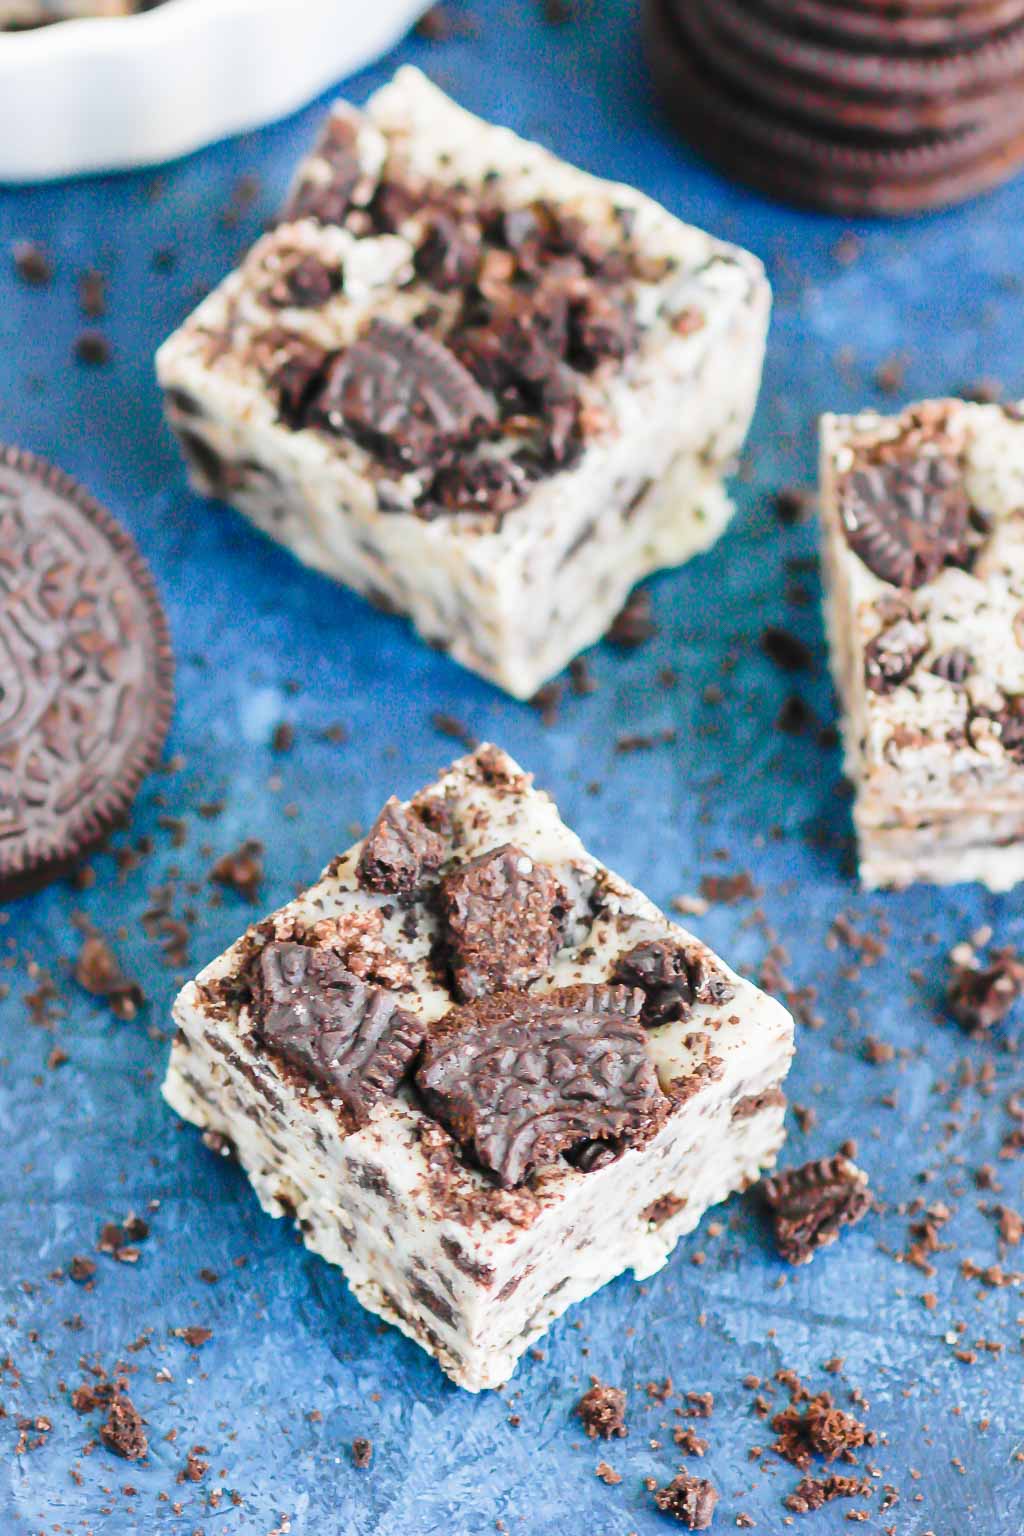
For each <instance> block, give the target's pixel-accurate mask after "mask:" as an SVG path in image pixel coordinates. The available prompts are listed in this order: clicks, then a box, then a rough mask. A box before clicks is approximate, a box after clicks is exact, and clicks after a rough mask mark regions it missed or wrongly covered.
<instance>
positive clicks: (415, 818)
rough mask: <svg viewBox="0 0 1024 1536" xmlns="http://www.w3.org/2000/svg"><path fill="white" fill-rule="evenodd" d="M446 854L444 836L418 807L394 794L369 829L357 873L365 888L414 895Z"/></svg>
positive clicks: (390, 893) (397, 894) (394, 893)
mask: <svg viewBox="0 0 1024 1536" xmlns="http://www.w3.org/2000/svg"><path fill="white" fill-rule="evenodd" d="M444 855H445V841H444V838H443V837H441V836H440V835H439V833H437V832H435V831H433V830H432V828H430V827H429V826H428V825H427V823H426V822H425V821H424V820H423V817H422V816H421V815H420V814H418V812H417V810H416V807H415V806H404V805H403V804H402V803H401V801H400V800H396V799H395V797H394V795H392V797H391V799H390V800H389V801H388V802H387V804H386V805H385V806H384V809H383V810H382V811H381V813H380V815H379V816H378V817H377V820H376V821H375V822H374V824H373V826H372V827H371V828H370V831H369V833H368V834H367V837H366V841H365V842H364V843H363V851H362V853H361V854H360V855H359V867H358V870H357V876H358V880H359V884H360V885H361V886H362V887H363V890H364V891H384V892H387V893H388V894H389V895H393V896H411V895H413V894H415V892H416V891H418V890H419V888H420V886H421V885H422V884H423V881H424V879H425V878H426V877H427V876H428V875H432V874H435V873H436V871H437V870H438V869H439V868H440V865H441V863H442V860H443V859H444Z"/></svg>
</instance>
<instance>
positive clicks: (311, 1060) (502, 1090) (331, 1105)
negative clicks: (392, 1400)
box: [164, 746, 793, 1391]
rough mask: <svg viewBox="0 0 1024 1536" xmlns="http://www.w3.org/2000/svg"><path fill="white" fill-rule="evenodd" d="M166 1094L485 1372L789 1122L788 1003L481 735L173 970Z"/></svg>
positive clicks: (328, 1255) (327, 1252)
mask: <svg viewBox="0 0 1024 1536" xmlns="http://www.w3.org/2000/svg"><path fill="white" fill-rule="evenodd" d="M174 1015H175V1020H176V1022H177V1034H176V1038H175V1042H174V1045H173V1048H172V1053H171V1061H170V1068H169V1071H168V1074H167V1079H166V1082H165V1084H164V1095H165V1097H166V1098H167V1100H168V1102H169V1103H170V1104H171V1105H172V1106H173V1108H174V1109H176V1110H177V1111H178V1112H179V1114H181V1115H183V1116H184V1117H185V1118H186V1119H187V1120H190V1121H193V1122H194V1123H195V1124H196V1125H198V1126H201V1127H202V1128H203V1130H204V1131H205V1132H206V1139H207V1141H208V1143H209V1144H210V1145H212V1146H214V1147H215V1148H218V1149H221V1150H224V1151H233V1152H234V1154H235V1155H236V1156H237V1158H238V1159H239V1161H240V1162H241V1164H242V1166H243V1168H244V1169H245V1171H246V1173H247V1174H248V1176H249V1179H250V1182H251V1183H252V1185H253V1188H254V1189H255V1191H256V1194H257V1196H258V1198H259V1200H260V1203H261V1204H262V1205H263V1207H264V1209H265V1210H266V1211H268V1212H269V1213H271V1214H273V1215H278V1216H280V1215H282V1214H285V1213H287V1214H288V1215H289V1216H291V1217H292V1218H294V1220H295V1221H296V1223H297V1225H298V1229H299V1231H300V1232H301V1234H302V1237H303V1239H304V1241H305V1242H306V1244H307V1245H308V1246H309V1247H310V1248H312V1249H313V1250H315V1251H316V1252H317V1253H319V1254H322V1255H323V1257H324V1258H325V1259H327V1260H329V1261H330V1262H331V1263H332V1264H337V1265H338V1266H339V1267H340V1268H341V1269H342V1270H343V1272H344V1274H345V1276H346V1278H347V1280H348V1282H349V1285H350V1286H351V1288H352V1291H353V1293H354V1294H355V1296H356V1297H357V1298H358V1299H359V1301H361V1302H362V1304H363V1305H364V1306H365V1307H368V1308H369V1309H370V1310H371V1311H372V1312H375V1313H379V1314H380V1316H381V1317H384V1318H386V1319H388V1321H389V1322H392V1323H394V1324H395V1325H396V1326H397V1327H399V1328H400V1329H401V1330H402V1331H403V1332H404V1333H406V1334H407V1335H408V1336H409V1337H410V1338H411V1339H414V1340H416V1342H417V1343H419V1344H421V1345H422V1346H423V1348H424V1349H426V1350H427V1351H428V1352H429V1353H430V1354H432V1355H434V1356H435V1357H436V1359H437V1360H438V1362H439V1363H440V1364H441V1366H442V1367H443V1369H444V1370H445V1371H446V1372H447V1373H448V1374H449V1376H451V1377H452V1379H453V1380H454V1381H456V1382H458V1383H459V1384H460V1385H461V1386H463V1387H466V1388H468V1389H469V1390H471V1391H478V1390H480V1389H482V1388H485V1387H495V1386H498V1385H500V1384H501V1383H502V1382H504V1381H506V1380H507V1379H508V1377H509V1376H510V1375H511V1373H512V1371H513V1370H514V1368H515V1365H516V1362H517V1360H518V1359H519V1357H520V1355H521V1354H522V1353H523V1351H524V1350H525V1349H526V1348H527V1347H528V1346H529V1345H530V1344H531V1343H532V1342H533V1341H534V1340H535V1339H537V1338H538V1337H539V1336H540V1335H541V1334H542V1333H544V1331H545V1329H546V1328H547V1327H548V1326H549V1325H550V1323H551V1322H552V1321H553V1320H554V1319H555V1318H557V1317H558V1316H559V1315H560V1314H561V1313H562V1312H564V1311H565V1309H566V1308H567V1307H568V1306H570V1305H571V1304H572V1303H573V1302H577V1301H580V1300H581V1299H582V1298H583V1297H585V1296H588V1295H589V1294H590V1293H591V1292H592V1291H594V1290H596V1289H597V1288H598V1287H599V1286H602V1285H604V1284H605V1282H606V1281H608V1280H610V1279H612V1278H613V1276H615V1275H617V1274H619V1273H621V1272H622V1271H623V1270H626V1269H632V1270H633V1272H634V1274H635V1275H636V1276H637V1277H639V1278H643V1277H644V1276H647V1275H651V1274H653V1273H654V1271H655V1270H657V1269H659V1268H660V1267H661V1266H662V1265H663V1264H664V1263H665V1261H666V1259H667V1258H668V1256H669V1254H670V1253H671V1252H672V1250H673V1248H674V1246H675V1244H676V1242H677V1241H678V1239H679V1238H680V1237H681V1236H682V1235H683V1234H684V1233H686V1232H689V1231H691V1230H692V1229H693V1228H694V1227H695V1226H696V1225H697V1223H698V1222H699V1221H700V1219H701V1216H702V1214H703V1213H704V1211H705V1210H706V1209H707V1207H708V1206H709V1205H714V1204H715V1203H717V1202H718V1201H720V1200H724V1199H725V1198H726V1197H727V1196H728V1195H729V1194H731V1193H732V1191H734V1190H737V1189H742V1188H744V1187H745V1186H746V1185H748V1184H750V1183H751V1182H752V1181H753V1180H756V1179H757V1178H758V1176H759V1173H760V1172H761V1170H762V1169H764V1168H766V1167H768V1166H770V1165H771V1164H772V1163H773V1162H774V1160H775V1155H776V1153H777V1151H778V1149H779V1147H780V1145H781V1143H782V1140H783V1134H784V1132H783V1116H784V1110H785V1100H784V1097H783V1093H782V1083H783V1079H784V1078H785V1076H786V1073H787V1071H788V1069H789V1065H790V1058H791V1055H792V1050H793V1023H792V1020H791V1018H790V1017H789V1015H788V1014H787V1013H786V1011H785V1009H784V1008H783V1007H782V1006H781V1005H780V1004H779V1003H777V1002H775V1001H774V1000H773V999H771V998H770V997H767V996H765V994H764V993H762V992H760V991H758V989H757V988H756V987H754V986H752V985H751V984H750V983H749V982H747V981H744V980H742V979H741V978H740V977H739V976H737V975H735V974H734V972H732V971H731V970H730V969H729V968H728V966H726V965H725V964H724V963H723V962H722V961H721V960H719V959H718V958H717V956H716V955H714V954H712V953H711V951H710V950H708V949H707V948H706V946H705V945H703V944H702V943H700V942H699V940H697V939H696V938H694V937H693V936H692V935H691V934H689V933H687V932H685V931H684V930H683V929H681V928H679V927H677V926H676V925H675V924H674V923H671V922H669V921H668V919H667V918H665V917H664V916H663V915H662V913H661V912H659V911H658V909H657V908H656V907H654V906H653V905H652V904H651V902H650V901H648V900H647V899H646V897H644V896H643V895H641V893H640V892H639V891H637V890H635V889H634V888H633V887H632V886H631V885H629V884H627V883H626V881H624V880H622V879H620V878H619V877H618V876H617V875H614V874H612V873H611V872H610V871H609V870H607V869H605V868H603V867H602V866H601V865H600V864H599V863H598V862H597V861H596V860H595V859H593V858H592V857H591V856H590V855H589V854H588V853H587V851H586V849H585V848H584V847H583V845H582V844H581V842H580V841H579V839H578V838H577V837H576V836H575V835H574V834H573V833H572V832H571V831H569V829H568V828H567V827H566V826H565V825H564V823H563V822H562V821H561V820H560V818H559V815H558V811H557V809H556V807H555V805H554V803H553V802H552V801H551V799H550V798H549V797H548V796H547V795H546V794H543V793H541V792H540V791H538V790H536V789H535V788H533V786H532V782H531V779H530V777H529V776H528V775H527V774H525V773H523V772H522V771H521V770H520V769H519V768H518V767H517V766H516V764H515V763H514V762H513V761H512V760H511V759H510V758H509V757H507V756H506V755H505V754H504V753H503V752H500V751H498V750H497V749H495V748H494V747H489V746H484V747H481V748H480V749H479V750H478V751H477V752H475V753H474V754H472V755H471V756H469V757H465V758H463V759H462V760H461V761H459V762H457V763H455V764H454V766H453V767H451V768H450V769H449V770H448V771H446V772H445V773H443V774H442V775H441V777H440V778H439V779H438V780H437V781H436V782H435V783H433V784H431V785H430V786H429V787H428V788H426V789H424V790H423V791H422V792H421V793H419V794H417V795H415V796H414V797H413V798H412V799H411V800H409V801H407V802H406V803H404V804H403V803H400V802H399V801H398V800H396V799H391V800H389V801H388V802H387V804H386V805H385V806H384V808H383V810H382V811H381V813H380V815H379V816H378V818H377V820H376V821H375V822H374V824H373V826H372V827H371V829H370V831H369V833H368V835H367V836H366V838H365V839H364V840H363V841H362V842H360V843H357V844H356V846H355V847H353V848H351V849H350V850H349V851H348V852H347V853H345V854H342V855H341V856H340V857H339V858H336V859H335V860H334V861H333V862H332V863H331V864H330V865H329V866H328V868H327V870H326V872H325V874H324V875H323V877H322V878H321V879H320V880H319V882H318V883H317V884H315V885H314V886H312V887H311V888H310V889H309V890H307V891H306V892H305V893H304V894H303V895H301V896H299V897H298V898H297V899H296V900H294V901H292V902H290V903H289V904H288V905H287V906H285V907H282V908H281V910H280V911H278V912H275V913H274V914H273V915H272V916H271V917H269V918H267V919H266V920H265V921H263V922H260V923H257V924H256V925H255V926H254V927H252V928H250V930H249V931H248V933H246V934H245V935H244V937H243V938H241V939H240V940H239V941H238V943H236V944H235V945H234V946H233V947H232V948H231V949H229V950H228V951H227V953H226V954H224V955H222V956H221V957H220V958H219V959H218V960H215V961H213V963H212V964H211V965H208V966H207V967H206V969H205V970H204V971H203V972H202V973H201V974H200V975H199V976H198V977H197V978H196V980H195V981H193V982H191V983H190V984H189V985H188V986H186V987H185V989H184V991H183V992H182V993H181V995H180V997H179V998H178V1000H177V1003H176V1005H175V1009H174Z"/></svg>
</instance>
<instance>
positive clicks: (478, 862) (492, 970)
mask: <svg viewBox="0 0 1024 1536" xmlns="http://www.w3.org/2000/svg"><path fill="white" fill-rule="evenodd" d="M440 901H441V912H442V918H443V925H444V939H445V946H446V949H447V952H448V955H449V959H450V963H451V970H452V979H453V983H454V989H455V993H456V996H457V997H459V998H460V999H461V1000H462V1001H467V1000H469V999H470V998H476V997H485V996H486V995H487V994H488V993H491V992H502V991H506V990H509V989H512V990H515V989H516V988H519V987H525V986H527V985H528V984H529V983H530V982H531V981H535V980H536V979H537V977H538V976H540V975H541V974H542V973H543V972H544V971H545V970H546V969H547V967H548V965H549V964H550V962H551V960H552V957H553V956H554V954H555V952H556V951H557V949H558V948H559V945H560V944H561V941H562V934H563V931H564V928H565V920H566V910H567V905H568V897H567V895H566V892H565V890H564V889H563V887H562V885H561V884H560V882H559V881H558V879H557V878H556V876H555V873H554V871H553V870H552V869H551V868H550V867H549V866H548V865H547V864H539V863H537V862H536V861H535V860H533V859H532V858H530V857H529V855H528V854H525V853H523V852H522V850H521V849H519V848H516V847H514V846H513V845H512V844H511V843H506V844H504V845H503V846H502V847H500V848H494V849H492V850H491V852H489V853H484V854H481V855H480V857H479V858H476V859H471V860H470V861H469V862H468V863H466V864H462V865H460V866H459V867H458V868H457V869H454V870H452V871H451V872H450V873H449V874H447V875H445V877H444V878H443V880H442V881H441V885H440Z"/></svg>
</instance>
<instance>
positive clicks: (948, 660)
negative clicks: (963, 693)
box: [930, 645, 974, 685]
mask: <svg viewBox="0 0 1024 1536" xmlns="http://www.w3.org/2000/svg"><path fill="white" fill-rule="evenodd" d="M930 670H931V671H932V672H934V674H935V676H936V677H941V678H942V679H943V681H944V682H947V683H956V684H957V685H959V684H960V683H966V681H967V679H968V678H969V677H970V676H971V673H972V672H973V671H974V657H973V656H972V655H971V653H970V651H967V650H965V649H964V647H963V646H962V645H955V646H954V647H953V649H952V650H950V651H943V653H942V655H941V656H936V658H935V660H934V661H933V662H932V664H931V669H930Z"/></svg>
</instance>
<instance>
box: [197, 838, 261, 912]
mask: <svg viewBox="0 0 1024 1536" xmlns="http://www.w3.org/2000/svg"><path fill="white" fill-rule="evenodd" d="M210 879H211V880H212V881H213V882H214V884H215V885H222V886H224V887H225V889H227V890H229V891H234V892H236V894H237V895H239V896H241V897H242V898H243V900H244V901H248V902H255V901H256V899H257V898H258V896H259V893H260V887H261V886H262V884H263V844H262V843H260V842H257V841H256V839H255V838H252V837H248V838H246V840H245V842H244V843H242V844H241V845H240V846H239V847H238V848H236V849H235V850H234V852H232V853H225V854H223V855H222V857H221V858H219V859H218V860H217V862H216V864H214V866H213V868H212V869H211V870H210Z"/></svg>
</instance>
